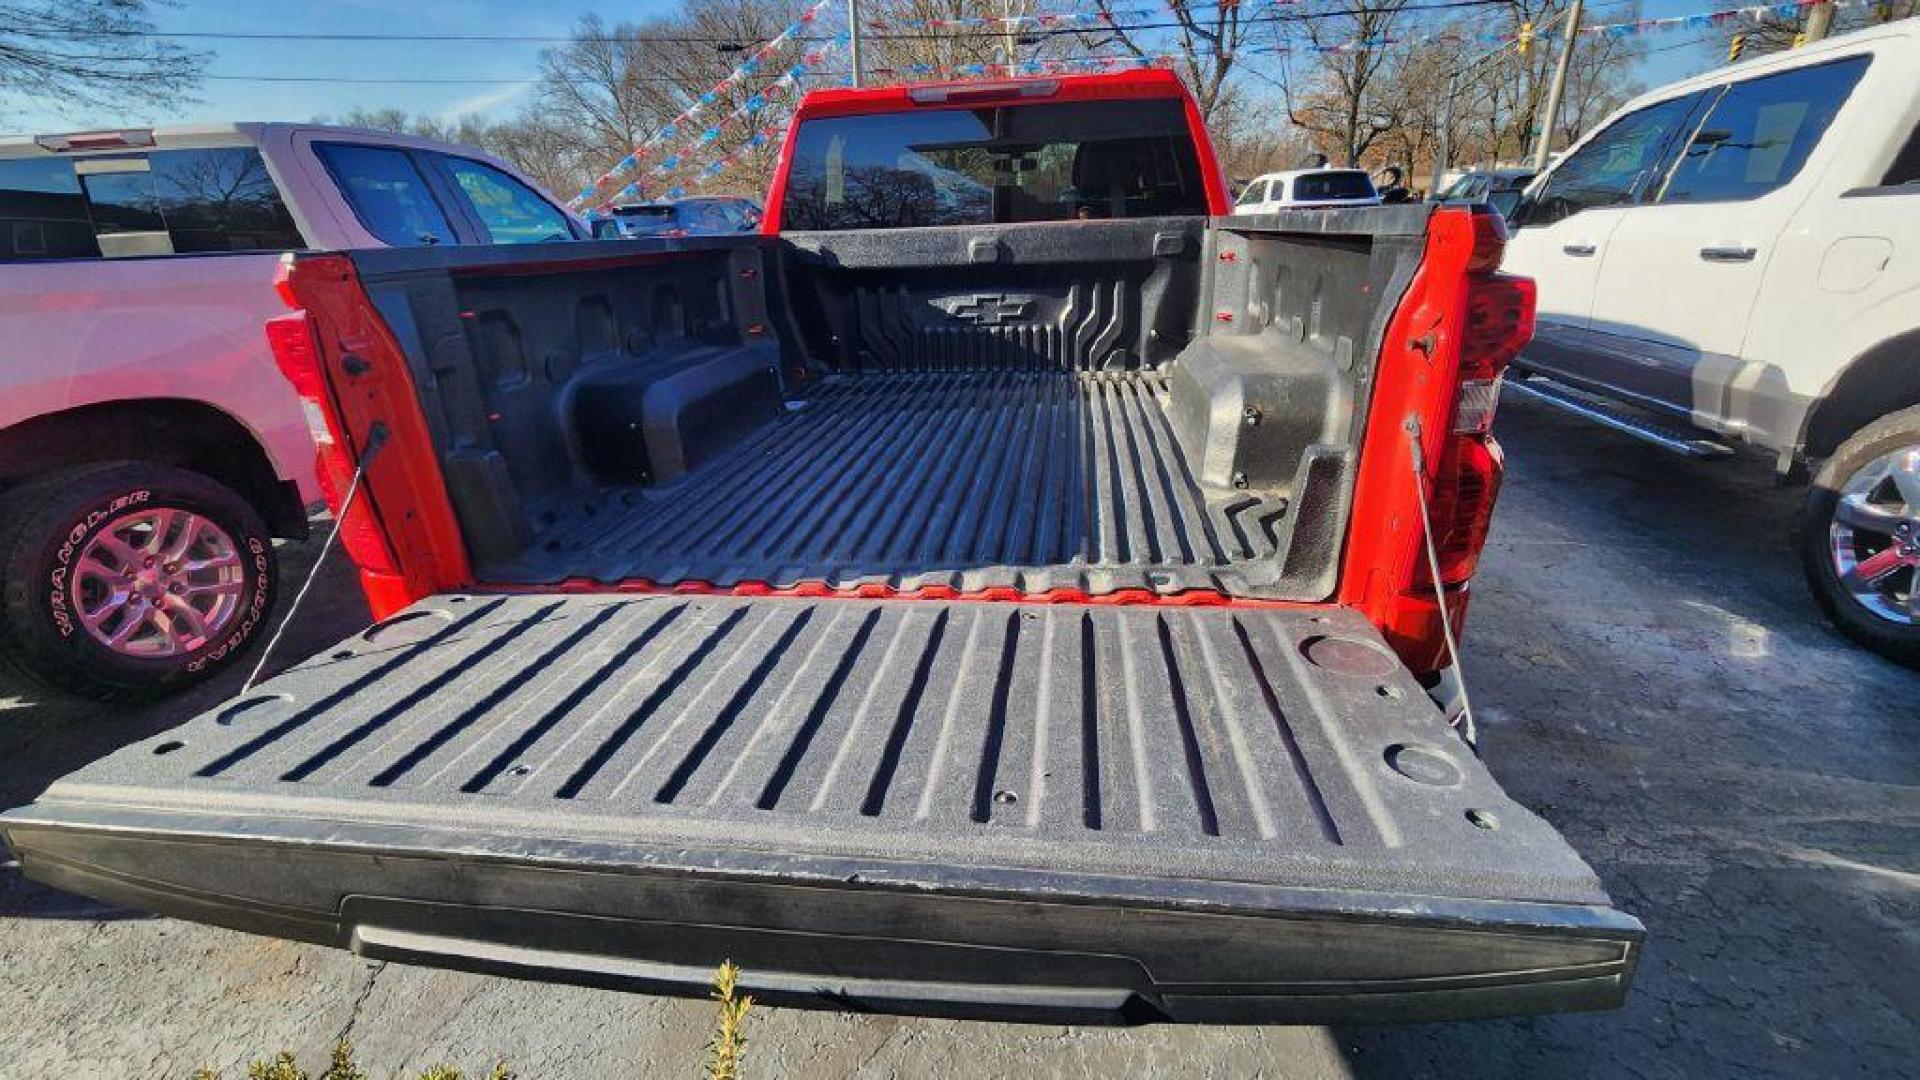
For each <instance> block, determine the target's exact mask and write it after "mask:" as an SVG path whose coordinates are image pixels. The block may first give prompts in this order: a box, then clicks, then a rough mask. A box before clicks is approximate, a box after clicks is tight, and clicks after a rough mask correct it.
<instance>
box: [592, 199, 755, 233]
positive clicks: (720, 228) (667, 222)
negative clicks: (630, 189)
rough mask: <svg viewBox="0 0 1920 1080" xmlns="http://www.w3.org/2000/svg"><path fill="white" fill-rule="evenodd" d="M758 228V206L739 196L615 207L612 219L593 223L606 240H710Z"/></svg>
mask: <svg viewBox="0 0 1920 1080" xmlns="http://www.w3.org/2000/svg"><path fill="white" fill-rule="evenodd" d="M759 226H760V206H759V204H757V203H755V202H754V201H753V200H752V199H747V198H742V197H740V196H735V195H720V196H705V197H699V198H691V199H679V200H676V201H673V202H651V203H629V204H626V205H621V206H616V207H614V208H613V210H612V212H611V214H610V215H609V216H606V217H598V218H595V219H594V220H593V235H594V236H595V237H596V238H598V239H603V240H610V239H622V238H625V239H631V238H633V237H640V236H668V237H672V236H709V235H716V234H720V233H738V232H752V231H754V230H755V229H757V228H759Z"/></svg>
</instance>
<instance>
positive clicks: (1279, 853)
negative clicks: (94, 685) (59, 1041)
mask: <svg viewBox="0 0 1920 1080" xmlns="http://www.w3.org/2000/svg"><path fill="white" fill-rule="evenodd" d="M0 824H4V828H5V831H6V834H7V838H8V841H9V842H10V843H11V844H12V846H13V848H14V850H15V851H16V852H17V853H18V854H19V855H20V857H21V858H22V860H23V861H24V863H25V865H26V868H27V870H28V872H29V873H31V874H33V875H34V876H36V877H39V878H41V879H42V880H46V881H49V882H52V883H54V884H59V885H63V886H66V887H69V888H73V889H75V890H77V891H82V892H86V893H89V894H92V895H96V896H104V897H107V898H110V899H114V900H118V901H121V902H124V903H129V904H136V905H139V906H143V907H150V908H154V909H157V910H160V911H163V912H170V913H174V914H180V915H184V916H189V917H192V918H196V919H199V920H202V921H208V922H214V923H218V924H222V925H227V926H233V927H237V928H240V929H244V930H251V931H255V932H262V933H272V934H275V935H279V936H288V937H295V938H301V939H305V940H311V941H318V942H323V943H326V944H330V945H335V946H340V947H347V948H352V949H355V950H356V951H359V952H361V953H363V954H365V955H368V956H376V957H386V958H390V959H399V960H411V961H419V962H431V963H437V964H442V965H449V966H455V967H464V968H472V969H475V970H484V971H493V972H500V973H505V974H512V975H523V976H530V977H539V978H548V979H563V980H569V981H576V982H586V983H590V984H593V985H606V986H619V987H628V988H640V989H648V990H656V991H677V992H689V993H698V992H700V989H701V986H702V985H703V979H704V974H705V971H706V970H707V969H709V968H710V967H711V965H712V964H714V963H717V962H718V961H719V960H720V959H722V958H723V957H727V956H731V958H732V959H734V960H735V961H737V962H739V963H740V964H742V965H743V966H744V967H745V968H746V969H747V971H748V975H749V977H748V980H747V982H748V984H749V986H750V988H752V989H753V990H754V992H756V993H757V994H760V995H762V996H765V997H769V998H770V999H771V1000H774V1001H784V1002H790V1003H797V1004H812V1005H828V1006H833V1007H840V1008H846V1007H857V1008H866V1009H883V1010H906V1011H912V1012H916V1013H928V1012H932V1013H944V1014H952V1015H962V1016H1016V1017H1018V1018H1022V1019H1054V1020H1059V1019H1074V1020H1088V1021H1092V1020H1099V1021H1107V1022H1141V1021H1146V1020H1156V1019H1159V1020H1164V1019H1184V1020H1288V1021H1295V1022H1305V1021H1323V1020H1334V1019H1343V1018H1359V1017H1365V1018H1368V1019H1371V1020H1386V1019H1405V1018H1416V1017H1443V1016H1474V1015H1490V1014H1501V1013H1511V1012H1515V1011H1535V1010H1541V1009H1559V1008H1583V1007H1605V1006H1610V1005H1614V1004H1617V1003H1618V1001H1619V999H1620V997H1621V996H1622V995H1623V994H1624V990H1625V985H1626V982H1627V979H1628V977H1629V976H1630V973H1631V968H1632V966H1633V963H1634V960H1635V957H1636V955H1637V949H1638V941H1639V938H1640V935H1641V931H1640V929H1639V925H1638V923H1636V922H1635V921H1634V920H1633V919H1631V918H1629V917H1627V916H1624V915H1621V914H1619V913H1617V912H1614V911H1613V910H1612V909H1611V908H1610V907H1609V905H1608V901H1607V898H1606V896H1605V894H1604V893H1603V892H1602V890H1601V888H1600V886H1599V884H1598V882H1597V881H1596V880H1595V879H1594V877H1593V875H1592V873H1591V871H1589V870H1588V869H1587V867H1586V866H1585V865H1584V864H1583V863H1582V862H1581V861H1580V859H1579V857H1578V856H1577V855H1576V854H1575V853H1574V852H1573V851H1572V850H1571V849H1570V848H1569V847H1568V846H1567V845H1566V843H1565V842H1564V841H1562V840H1561V839H1560V838H1559V837H1558V836H1557V835H1556V834H1555V833H1554V832H1553V831H1552V829H1551V828H1550V827H1549V826H1547V825H1546V823H1544V822H1542V821H1541V820H1539V819H1538V818H1536V817H1535V816H1534V815H1533V814H1531V813H1529V812H1528V811H1527V810H1525V809H1524V808H1522V807H1520V806H1519V805H1517V804H1515V803H1513V802H1512V801H1511V800H1509V799H1508V798H1507V797H1506V796H1505V795H1504V794H1503V793H1501V791H1500V790H1499V788H1498V787H1497V785H1496V784H1495V783H1494V781H1493V780H1492V778H1491V776H1490V775H1489V774H1488V773H1487V771H1486V770H1485V768H1484V767H1483V766H1482V765H1481V764H1480V763H1479V762H1478V761H1477V760H1476V759H1475V758H1474V757H1473V756H1472V755H1471V754H1470V753H1468V752H1467V751H1466V750H1465V749H1464V748H1463V747H1462V746H1461V745H1460V744H1459V743H1458V741H1457V740H1455V739H1454V738H1453V737H1452V734H1451V732H1450V731H1449V730H1448V729H1447V727H1446V725H1445V724H1444V722H1443V721H1442V720H1441V718H1440V717H1439V715H1438V714H1437V712H1436V711H1435V710H1434V709H1433V707H1432V705H1431V704H1430V702H1428V701H1427V699H1426V697H1425V696H1424V694H1423V693H1422V691H1421V690H1420V688H1419V687H1418V685H1416V684H1415V683H1414V681H1413V680H1412V678H1411V677H1410V676H1408V675H1407V674H1406V673H1405V672H1404V669H1402V668H1401V667H1400V665H1399V664H1398V663H1396V662H1395V661H1394V660H1393V658H1392V656H1391V654H1390V653H1388V652H1387V651H1386V649H1385V647H1384V646H1383V645H1382V644H1381V643H1380V641H1379V639H1378V637H1377V635H1376V633H1375V632H1374V631H1373V630H1372V628H1371V627H1370V626H1368V625H1367V624H1366V623H1365V622H1364V621H1363V620H1362V619H1361V618H1360V617H1358V616H1357V615H1353V614H1351V613H1348V612H1343V611H1336V610H1332V609H1324V608H1323V609H1317V610H1313V609H1299V608H1288V607H1281V606H1251V605H1240V606H1232V607H1228V606H1216V607H1179V606H1116V605H1074V606H1064V605H1039V604H1014V603H974V602H958V601H948V602H934V601H908V600H874V601H866V600H848V599H834V600H818V601H816V600H805V599H795V598H774V597H758V598H742V597H732V596H687V595H630V594H625V595H623V594H570V595H551V594H549V595H510V594H488V593H470V594H456V595H450V596H443V597H437V598H434V599H431V600H428V601H424V602H422V603H421V604H418V605H416V606H415V607H413V608H411V609H409V610H407V611H405V612H403V613H401V614H400V615H398V616H395V617H394V618H392V619H390V620H388V621H386V622H385V623H382V624H380V625H378V626H376V627H374V628H372V629H370V630H368V631H366V632H365V633H364V634H362V635H358V636H356V637H354V638H350V639H348V640H347V641H346V642H343V643H342V644H341V645H340V646H339V647H337V648H335V649H333V650H329V651H327V652H324V653H322V654H320V655H318V656H316V657H315V658H314V659H312V660H310V661H308V662H306V663H304V664H302V665H300V666H299V667H297V668H295V669H293V670H292V671H290V672H288V673H286V674H285V675H282V676H280V677H279V678H276V679H274V680H272V681H270V682H268V683H266V684H264V685H262V686H260V687H258V688H256V689H255V691H254V692H253V693H252V694H250V695H249V696H247V697H246V698H244V699H241V700H239V701H236V702H233V703H230V704H229V705H227V706H224V707H222V708H221V709H218V710H216V711H215V712H213V713H210V714H207V715H204V716H202V717H200V718H198V719H196V720H194V721H192V722H190V723H189V724H187V725H186V726H184V727H181V728H178V729H176V730H174V731H171V732H168V733H165V734H163V735H161V736H158V737H156V738H155V739H152V740H149V741H147V742H144V743H140V744H136V745H133V746H130V747H128V748H126V749H124V750H122V751H120V752H119V753H117V754H115V755H113V756H111V757H108V758H106V759H103V760H101V761H99V762H96V763H94V764H92V765H90V766H88V767H87V768H85V769H83V770H81V771H80V772H78V773H76V774H74V775H72V776H70V777H68V778H66V779H64V780H62V781H60V782H58V783H57V784H55V785H54V786H53V787H52V788H51V789H49V790H48V791H47V792H46V793H45V794H44V795H43V796H42V797H41V798H40V799H39V800H38V801H37V802H35V803H34V804H33V805H31V806H29V807H25V808H22V809H18V810H15V811H12V812H10V813H9V814H7V815H6V816H5V818H4V819H0ZM268 850H271V853H272V854H271V857H263V856H264V854H265V852H266V851H268Z"/></svg>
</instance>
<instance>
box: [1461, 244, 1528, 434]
mask: <svg viewBox="0 0 1920 1080" xmlns="http://www.w3.org/2000/svg"><path fill="white" fill-rule="evenodd" d="M1533 305H1534V287H1533V281H1532V279H1530V278H1517V277H1510V276H1508V275H1506V274H1496V273H1492V272H1481V273H1476V274H1473V275H1472V276H1471V277H1470V278H1469V279H1468V285H1467V322H1466V327H1465V329H1464V330H1463V331H1462V332H1461V335H1460V390H1459V394H1458V396H1457V397H1456V398H1455V402H1454V411H1453V430H1454V431H1455V432H1457V433H1460V434H1463V435H1465V434H1472V435H1484V434H1486V433H1487V432H1488V431H1489V430H1491V429H1492V427H1493V414H1494V410H1495V409H1496V408H1497V407H1498V406H1499V404H1500V376H1501V375H1503V374H1505V373H1506V370H1507V364H1508V363H1509V362H1511V361H1512V360H1513V358H1514V357H1515V356H1518V355H1519V354H1520V349H1521V348H1522V347H1523V346H1525V345H1526V343H1527V341H1528V340H1529V339H1531V338H1532V337H1533Z"/></svg>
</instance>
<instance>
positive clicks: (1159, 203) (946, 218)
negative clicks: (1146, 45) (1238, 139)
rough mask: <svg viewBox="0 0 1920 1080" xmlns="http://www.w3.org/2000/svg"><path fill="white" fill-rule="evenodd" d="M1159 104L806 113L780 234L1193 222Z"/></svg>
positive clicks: (1184, 150)
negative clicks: (1039, 223) (1120, 220)
mask: <svg viewBox="0 0 1920 1080" xmlns="http://www.w3.org/2000/svg"><path fill="white" fill-rule="evenodd" d="M1206 212H1207V200H1206V192H1205V189H1204V185H1203V183H1202V180H1201V175H1200V167H1199V161H1198V157H1197V155H1196V154H1195V151H1194V146H1193V138H1192V136H1191V134H1190V133H1189V131H1188V128H1187V121H1186V114H1185V110H1184V109H1183V108H1182V106H1181V104H1180V102H1179V101H1176V100H1172V99H1165V100H1146V101H1100V102H1075V103H1052V104H1023V105H1002V106H987V107H980V108H929V109H914V110H909V111H904V112H894V113H883V114H876V115H870V116H843V117H821V118H817V119H812V120H805V121H803V122H802V123H801V125H800V130H799V132H798V134H797V135H796V136H795V140H794V149H793V155H792V158H791V161H790V164H789V166H788V175H787V189H786V196H785V208H784V211H783V218H784V220H783V224H784V225H785V227H786V228H789V229H802V230H807V229H826V230H831V229H891V228H914V227H923V226H930V225H988V224H1010V223H1016V222H1034V221H1075V220H1081V221H1086V220H1101V219H1110V218H1142V217H1163V216H1184V215H1193V216H1204V215H1205V214H1206Z"/></svg>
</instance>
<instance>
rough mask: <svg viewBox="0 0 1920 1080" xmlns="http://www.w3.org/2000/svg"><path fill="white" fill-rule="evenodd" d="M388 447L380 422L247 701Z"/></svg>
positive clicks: (243, 690) (244, 687) (255, 673)
mask: <svg viewBox="0 0 1920 1080" xmlns="http://www.w3.org/2000/svg"><path fill="white" fill-rule="evenodd" d="M385 445H387V425H385V424H382V423H378V422H376V423H375V424H374V425H373V428H372V430H370V431H368V432H367V449H366V452H365V453H363V454H361V455H360V461H359V463H358V464H356V465H355V466H354V467H353V479H352V480H350V481H348V482H347V493H346V495H344V496H342V497H341V499H340V509H339V510H337V511H335V512H334V515H333V527H332V528H330V529H328V530H327V538H326V539H325V540H323V541H321V543H320V554H318V555H315V556H314V557H313V565H312V566H311V567H308V568H307V579H306V580H305V581H302V582H301V583H300V591H299V592H296V593H294V594H293V603H291V604H288V605H287V613H286V614H285V615H282V616H281V617H280V625H279V626H277V627H275V628H274V631H273V636H272V637H270V638H268V639H267V645H266V648H264V649H261V650H260V659H259V660H256V661H255V662H254V665H253V670H252V671H250V672H248V673H247V681H246V682H244V683H241V684H240V693H239V695H237V696H240V697H244V696H246V694H247V693H248V691H251V690H252V689H253V687H254V684H255V683H257V682H259V681H260V673H261V672H262V671H265V670H266V667H267V659H268V658H269V657H271V656H272V655H273V649H274V646H276V645H278V644H280V638H281V637H282V636H283V635H285V634H286V632H287V627H289V626H292V625H293V617H294V616H295V615H298V614H299V613H300V603H301V601H303V600H305V599H306V598H307V593H308V592H309V591H310V590H311V589H312V588H313V583H314V581H316V580H317V579H318V578H319V577H320V568H321V567H322V566H325V565H326V563H327V554H328V553H329V552H331V551H332V550H333V542H334V541H335V540H338V539H339V538H340V526H341V525H343V524H345V523H346V520H347V510H348V508H349V507H351V506H352V505H353V497H354V496H355V495H357V494H359V493H360V479H361V478H362V477H364V476H366V475H367V466H368V465H371V464H373V459H374V457H375V456H377V455H378V454H379V453H380V448H381V447H383V446H385Z"/></svg>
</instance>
